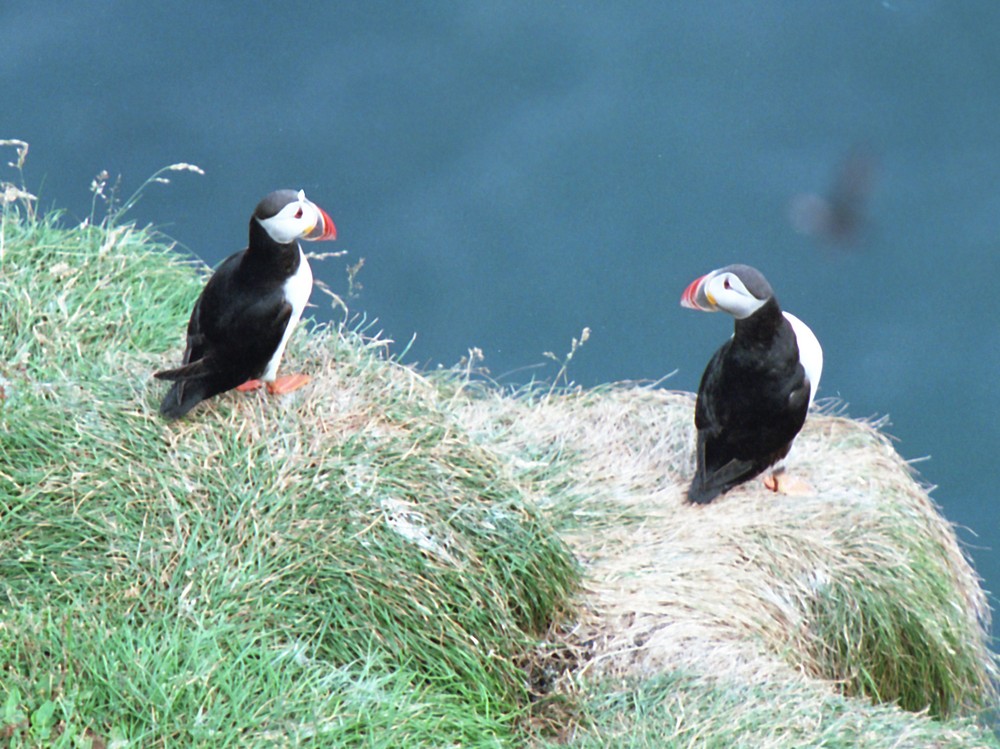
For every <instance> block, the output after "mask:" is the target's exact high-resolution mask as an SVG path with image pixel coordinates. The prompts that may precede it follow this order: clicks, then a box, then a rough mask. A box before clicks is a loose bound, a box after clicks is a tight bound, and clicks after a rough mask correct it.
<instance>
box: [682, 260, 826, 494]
mask: <svg viewBox="0 0 1000 749" xmlns="http://www.w3.org/2000/svg"><path fill="white" fill-rule="evenodd" d="M681 305H682V306H684V307H689V308H691V309H697V310H702V311H705V312H716V311H718V310H722V311H724V312H728V313H729V314H730V315H732V316H733V317H734V318H735V319H736V323H735V330H734V332H733V336H732V338H730V339H729V340H728V341H727V342H726V343H724V344H723V345H722V347H721V348H720V349H719V350H718V351H716V352H715V355H714V356H713V357H712V359H711V360H710V361H709V362H708V366H707V367H706V368H705V372H704V374H703V375H702V376H701V384H700V385H699V387H698V400H697V403H696V405H695V414H694V423H695V427H697V429H698V453H697V459H698V466H697V472H696V473H695V476H694V480H693V481H692V482H691V487H690V488H689V489H688V500H689V501H690V502H695V503H698V504H705V503H708V502H711V501H712V500H713V499H715V498H716V497H717V496H719V495H720V494H722V493H723V492H726V491H729V490H730V489H732V488H733V487H734V486H737V485H738V484H742V483H743V482H745V481H749V480H750V479H752V478H754V477H755V476H758V475H759V474H761V473H762V472H764V471H765V470H767V469H768V468H770V467H771V466H773V465H774V464H775V463H776V462H778V461H779V460H781V459H782V458H784V457H785V456H786V455H787V454H788V451H789V449H791V446H792V441H793V440H794V439H795V436H796V435H797V434H798V433H799V430H800V429H802V424H803V423H804V422H805V418H806V412H807V411H808V410H809V406H810V404H811V403H812V401H813V397H814V396H815V394H816V388H817V387H818V386H819V378H820V375H821V374H822V371H823V349H822V347H821V346H820V345H819V341H818V340H816V336H815V335H813V332H812V331H811V330H809V327H808V326H807V325H806V324H805V323H803V322H802V321H801V320H799V319H798V318H797V317H795V316H794V315H791V314H789V313H788V312H782V310H781V308H780V307H779V306H778V300H777V299H776V298H775V296H774V292H773V291H772V290H771V285H770V284H769V283H768V282H767V279H765V278H764V276H763V275H762V274H761V272H760V271H758V270H756V269H755V268H751V267H750V266H748V265H729V266H726V267H725V268H720V269H719V270H714V271H712V272H711V273H708V274H706V275H704V276H702V277H701V278H697V279H695V280H694V281H693V282H692V283H691V284H690V285H689V286H688V287H687V289H685V291H684V294H683V295H682V296H681Z"/></svg>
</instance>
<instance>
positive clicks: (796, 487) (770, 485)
mask: <svg viewBox="0 0 1000 749" xmlns="http://www.w3.org/2000/svg"><path fill="white" fill-rule="evenodd" d="M764 487H765V488H767V489H769V490H771V491H772V492H774V493H775V494H785V495H788V496H791V497H802V496H806V495H808V494H815V493H816V490H815V489H813V488H812V486H810V485H809V482H807V481H805V480H803V479H800V478H796V477H795V476H788V475H787V474H774V473H772V474H770V475H768V476H765V477H764Z"/></svg>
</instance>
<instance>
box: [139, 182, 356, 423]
mask: <svg viewBox="0 0 1000 749" xmlns="http://www.w3.org/2000/svg"><path fill="white" fill-rule="evenodd" d="M336 237H337V228H336V226H334V223H333V220H332V219H331V218H330V216H329V214H327V212H326V211H324V210H323V209H322V208H320V207H319V206H318V205H316V204H315V203H313V202H312V201H311V200H309V199H308V198H306V195H305V192H304V191H303V190H277V191H275V192H272V193H270V194H269V195H267V196H265V197H264V199H263V200H261V201H260V202H259V203H258V204H257V207H256V208H255V209H254V211H253V215H252V216H251V217H250V238H249V242H248V244H247V247H246V248H245V249H243V250H240V251H239V252H236V253H234V254H232V255H230V256H229V257H228V258H226V259H225V260H224V261H223V262H222V264H221V265H220V266H219V267H218V269H217V270H216V271H215V273H213V274H212V277H211V278H209V280H208V283H206V284H205V288H204V289H203V290H202V292H201V295H200V296H199V297H198V300H197V301H196V302H195V304H194V309H193V310H192V312H191V319H190V320H189V322H188V327H187V346H186V348H185V350H184V359H183V363H182V365H181V366H180V367H177V368H176V369H167V370H164V371H162V372H156V373H154V375H153V376H154V377H156V378H157V379H160V380H167V381H170V382H172V383H173V385H172V386H171V387H170V390H169V391H167V394H166V396H165V397H164V398H163V403H162V404H161V405H160V413H161V414H162V415H163V416H164V417H166V418H167V419H169V420H173V419H177V418H180V417H181V416H184V415H185V414H186V413H187V412H188V411H190V410H191V409H192V408H194V407H195V406H196V405H198V404H199V403H201V402H202V401H203V400H206V399H208V398H211V397H212V396H214V395H218V394H219V393H224V392H226V391H227V390H232V389H234V388H235V389H237V390H240V391H249V390H256V389H259V388H260V387H262V386H265V385H266V387H267V390H268V392H269V393H271V394H273V395H280V394H283V393H290V392H292V391H293V390H297V389H298V388H300V387H302V386H303V385H305V384H306V383H308V382H309V380H310V378H309V376H308V375H304V374H293V375H287V376H285V377H278V366H279V365H280V364H281V357H282V354H284V352H285V346H287V345H288V339H289V338H290V337H291V334H292V330H293V329H294V328H295V325H296V324H297V323H298V321H299V318H300V317H301V316H302V311H303V309H305V306H306V302H308V300H309V295H310V293H311V292H312V285H313V278H312V270H311V269H310V267H309V261H308V260H307V259H306V255H305V253H304V252H303V251H302V247H301V246H300V245H299V240H300V239H304V240H306V241H310V242H311V241H321V240H332V239H336Z"/></svg>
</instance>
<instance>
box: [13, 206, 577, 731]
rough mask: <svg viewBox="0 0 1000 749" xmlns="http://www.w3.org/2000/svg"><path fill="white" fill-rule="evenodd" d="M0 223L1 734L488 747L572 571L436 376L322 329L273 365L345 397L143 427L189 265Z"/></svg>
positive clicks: (134, 243) (140, 235)
mask: <svg viewBox="0 0 1000 749" xmlns="http://www.w3.org/2000/svg"><path fill="white" fill-rule="evenodd" d="M4 232H5V234H4V237H5V239H4V242H5V257H4V261H3V267H2V271H3V276H2V280H0V300H2V305H3V306H2V308H0V319H2V320H3V349H2V362H3V365H2V369H0V376H2V377H3V380H2V382H3V383H4V389H5V400H4V402H3V411H2V428H0V579H2V580H3V586H2V588H0V604H2V606H3V611H4V616H3V623H2V626H0V664H2V671H0V683H2V692H3V694H2V695H0V696H4V697H7V698H8V699H12V698H10V695H17V697H16V698H15V699H13V705H14V706H13V707H12V708H11V710H10V711H9V715H8V716H7V718H6V720H7V726H8V727H7V729H6V730H7V732H8V733H11V734H12V735H13V736H14V737H15V738H16V739H17V740H18V741H21V742H24V743H25V744H26V745H32V742H33V741H36V740H37V741H39V742H40V743H44V742H43V741H42V739H43V738H44V737H42V736H41V734H40V733H39V731H38V730H36V727H35V726H34V722H35V719H34V718H31V719H29V718H28V717H27V716H35V714H36V712H37V711H38V710H39V709H40V708H41V707H42V706H46V705H55V706H56V709H55V712H54V713H53V714H52V715H46V714H43V715H42V716H41V717H40V718H38V720H40V721H41V722H42V723H48V724H51V725H50V730H51V731H56V732H57V733H58V735H59V736H60V741H61V742H62V745H66V746H72V745H73V743H72V742H73V741H76V740H77V739H78V738H79V737H83V736H85V735H86V736H90V735H92V736H96V737H101V739H102V740H107V739H108V737H120V738H121V739H123V740H128V741H129V742H133V743H134V745H136V746H154V745H191V744H193V743H197V744H199V745H210V746H253V745H270V744H271V743H272V742H273V741H274V740H275V737H276V736H280V737H286V738H285V739H284V740H289V741H297V740H298V739H300V738H303V737H306V736H308V735H311V734H316V735H318V736H321V737H322V744H323V745H331V746H336V745H343V744H353V743H358V742H360V743H364V744H369V745H373V746H407V745H437V744H438V741H439V740H440V737H441V736H451V737H453V738H452V739H451V740H453V741H455V742H458V743H459V744H460V745H490V744H493V743H497V744H506V743H509V742H510V741H511V740H512V738H511V737H512V736H513V735H515V733H516V732H517V731H518V730H519V726H520V725H521V724H523V723H524V722H525V721H526V720H527V717H528V711H529V707H530V693H529V684H528V680H527V678H526V675H525V672H524V670H523V668H522V665H523V664H524V662H525V661H526V660H527V659H528V658H529V656H530V654H531V651H532V648H533V646H534V642H535V640H534V638H535V636H536V635H537V634H539V633H541V632H543V631H544V629H545V628H546V627H547V625H548V624H549V622H550V621H551V620H552V618H553V617H554V616H555V615H556V614H557V613H558V612H559V611H561V610H562V609H564V608H565V607H566V602H567V596H568V595H569V593H570V591H571V590H572V589H573V588H574V586H575V584H576V580H577V567H576V564H575V562H574V560H573V558H572V556H571V554H570V552H569V550H568V548H567V547H566V545H565V544H564V543H563V542H562V541H561V540H560V539H559V537H558V536H557V535H556V534H555V533H553V532H552V529H551V526H550V524H549V522H548V521H547V520H546V518H545V517H544V515H543V514H542V513H541V512H539V511H538V510H537V509H536V508H535V507H534V505H533V504H532V503H531V502H529V501H528V500H527V498H526V495H525V491H524V487H523V486H522V485H521V484H520V483H519V482H518V481H516V480H515V479H513V478H512V477H511V476H510V475H509V471H507V469H506V467H505V466H503V465H502V464H501V463H500V462H499V460H498V458H497V456H495V455H493V454H491V453H489V452H487V451H485V450H484V449H483V448H482V447H480V446H477V445H475V444H473V443H472V442H471V441H470V440H468V439H466V438H465V437H464V436H463V433H462V430H461V428H460V425H458V424H457V423H456V422H455V420H454V418H453V416H452V415H451V414H450V413H448V411H447V410H445V409H443V408H442V404H441V398H440V392H441V391H439V386H438V385H435V384H434V383H432V382H430V381H429V380H426V379H425V378H422V377H420V376H418V375H416V374H415V373H413V372H412V371H410V370H408V369H406V368H404V367H401V366H399V365H397V364H395V363H392V362H388V361H386V360H384V359H383V358H381V357H380V356H379V351H380V348H381V347H380V345H379V344H378V342H373V341H366V340H363V339H362V338H361V337H360V336H358V335H355V334H352V333H349V332H344V333H343V334H341V333H340V332H339V331H338V330H336V329H329V330H327V331H325V332H318V333H316V334H315V338H314V339H313V340H311V341H310V342H309V343H305V342H303V344H302V345H300V347H299V352H298V355H299V356H301V357H303V358H308V357H309V356H310V355H311V354H312V353H315V352H319V353H318V354H317V355H318V356H321V357H326V358H327V360H328V361H327V362H326V364H324V366H332V367H336V369H337V377H338V378H341V379H343V380H347V381H350V382H351V384H352V388H353V389H352V390H351V391H350V392H349V394H348V395H346V396H345V392H346V391H344V390H340V391H338V392H336V393H331V398H330V399H329V400H328V401H325V400H323V396H322V394H319V393H314V396H313V397H315V398H317V399H318V400H317V403H316V405H315V406H313V405H312V404H307V406H306V407H301V406H302V404H301V403H299V402H296V401H295V400H293V399H289V404H287V405H286V404H277V403H271V402H267V401H266V400H265V399H263V398H260V397H245V396H241V397H233V396H228V397H224V398H220V399H217V400H216V401H214V402H213V403H212V404H211V405H209V406H207V407H203V408H201V409H199V410H198V411H197V412H196V413H195V414H194V415H193V416H192V418H190V419H189V420H187V421H185V422H181V423H179V424H167V423H165V422H163V421H162V420H161V419H159V418H158V417H157V415H156V406H157V399H158V398H159V397H160V396H161V392H160V390H161V388H160V387H159V384H158V383H156V382H155V381H152V380H151V379H150V374H151V371H152V370H153V369H155V368H156V367H158V366H162V365H164V364H166V363H168V362H169V361H170V360H171V358H172V357H176V356H177V355H178V346H179V345H180V343H181V337H182V332H183V328H184V319H185V318H186V315H187V313H188V310H189V309H190V305H191V304H192V302H193V299H194V297H195V295H196V294H197V292H198V290H199V287H200V284H201V279H200V278H199V276H200V275H201V274H199V273H195V272H193V271H192V268H191V266H190V265H189V264H187V263H184V262H181V261H179V260H178V259H177V258H176V256H175V255H174V253H173V252H171V251H170V249H169V247H168V246H166V245H165V244H164V243H163V242H162V240H161V239H160V238H159V237H157V236H156V235H155V234H154V233H151V232H148V231H143V230H138V229H135V228H134V227H129V226H120V227H115V228H112V229H110V230H109V229H107V228H106V227H100V226H98V227H94V226H90V227H85V228H82V229H80V228H77V229H63V228H60V226H59V224H58V216H52V217H48V218H44V219H40V220H37V221H30V220H25V219H24V218H23V217H19V216H17V215H16V214H15V213H14V211H12V210H8V213H7V214H6V216H5V224H4ZM310 346H311V350H309V347H310ZM317 366H318V363H317ZM440 387H441V388H444V389H446V390H447V391H448V392H452V391H453V387H452V386H450V385H447V384H446V382H445V381H444V380H442V384H441V385H440ZM344 397H348V398H349V402H348V401H344V400H342V401H341V402H340V403H338V402H337V399H338V398H341V399H343V398H344ZM56 727H57V729H56ZM39 730H41V729H39ZM296 737H298V738H296ZM81 740H82V739H81ZM317 741H319V739H317Z"/></svg>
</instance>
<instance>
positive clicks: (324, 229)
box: [257, 190, 335, 244]
mask: <svg viewBox="0 0 1000 749" xmlns="http://www.w3.org/2000/svg"><path fill="white" fill-rule="evenodd" d="M257 220H258V221H259V222H260V225H261V226H263V227H264V231H266V232H267V233H268V236H270V237H271V239H273V240H274V241H275V242H278V243H279V244H288V243H289V242H294V241H295V240H296V239H308V240H313V239H332V238H333V236H328V235H329V234H330V233H331V231H334V232H335V229H333V228H332V227H333V222H332V221H330V220H329V217H328V216H326V214H324V212H323V211H322V210H321V209H320V207H319V206H317V205H316V204H315V203H313V202H312V201H311V200H308V199H307V198H306V193H305V190H299V192H298V195H297V196H296V198H295V199H294V200H292V201H291V202H290V203H288V204H287V205H286V206H285V207H284V208H282V209H281V210H280V211H278V212H277V213H276V214H274V215H273V216H271V217H270V218H265V219H257ZM327 224H329V226H328V225H327ZM334 236H335V235H334Z"/></svg>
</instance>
